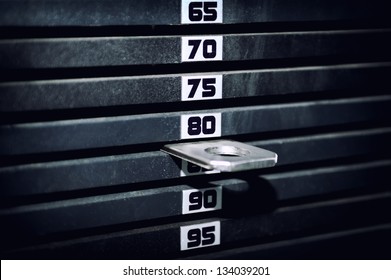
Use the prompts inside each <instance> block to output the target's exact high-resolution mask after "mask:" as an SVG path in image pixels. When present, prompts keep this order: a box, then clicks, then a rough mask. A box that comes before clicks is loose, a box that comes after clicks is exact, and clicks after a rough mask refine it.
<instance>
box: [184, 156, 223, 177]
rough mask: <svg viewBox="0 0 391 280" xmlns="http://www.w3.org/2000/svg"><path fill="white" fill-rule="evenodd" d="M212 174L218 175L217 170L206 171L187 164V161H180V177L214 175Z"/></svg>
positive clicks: (192, 164) (197, 166)
mask: <svg viewBox="0 0 391 280" xmlns="http://www.w3.org/2000/svg"><path fill="white" fill-rule="evenodd" d="M214 173H220V171H219V170H214V169H213V170H208V169H205V168H202V167H201V166H199V165H196V164H194V163H191V162H188V161H187V160H183V159H182V163H181V172H180V176H181V177H186V176H193V175H201V174H214Z"/></svg>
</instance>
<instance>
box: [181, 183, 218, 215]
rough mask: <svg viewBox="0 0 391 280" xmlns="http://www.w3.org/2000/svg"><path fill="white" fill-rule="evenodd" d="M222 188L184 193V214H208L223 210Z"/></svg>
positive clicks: (185, 191) (192, 190)
mask: <svg viewBox="0 0 391 280" xmlns="http://www.w3.org/2000/svg"><path fill="white" fill-rule="evenodd" d="M221 202H222V187H221V186H218V187H214V188H206V189H190V190H184V191H182V214H191V213H199V212H208V211H215V210H220V209H221V204H222V203H221Z"/></svg>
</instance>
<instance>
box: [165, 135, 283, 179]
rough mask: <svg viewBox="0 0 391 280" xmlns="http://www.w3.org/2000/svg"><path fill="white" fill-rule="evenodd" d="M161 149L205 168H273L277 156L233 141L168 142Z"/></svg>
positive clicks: (232, 170) (240, 169)
mask: <svg viewBox="0 0 391 280" xmlns="http://www.w3.org/2000/svg"><path fill="white" fill-rule="evenodd" d="M161 150H162V151H163V152H166V153H168V154H170V155H173V156H176V157H179V158H180V159H183V160H186V161H189V162H191V163H194V164H196V165H199V166H201V167H203V168H206V169H215V170H219V171H223V172H235V171H243V170H251V169H259V168H266V167H272V166H274V165H276V163H277V157H278V156H277V154H276V153H274V152H271V151H268V150H265V149H261V148H258V147H255V146H251V145H248V144H244V143H241V142H237V141H232V140H210V141H199V142H188V143H179V144H167V145H165V146H164V147H163V148H162V149H161Z"/></svg>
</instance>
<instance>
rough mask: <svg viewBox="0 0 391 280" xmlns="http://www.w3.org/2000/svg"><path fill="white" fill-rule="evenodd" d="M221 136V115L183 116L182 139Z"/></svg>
mask: <svg viewBox="0 0 391 280" xmlns="http://www.w3.org/2000/svg"><path fill="white" fill-rule="evenodd" d="M220 136H221V113H211V114H194V115H182V116H181V139H191V138H208V137H220Z"/></svg>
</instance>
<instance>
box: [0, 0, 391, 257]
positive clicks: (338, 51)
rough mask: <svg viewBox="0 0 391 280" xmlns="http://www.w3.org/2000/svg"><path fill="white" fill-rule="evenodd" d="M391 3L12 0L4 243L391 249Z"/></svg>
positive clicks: (246, 250) (117, 248)
mask: <svg viewBox="0 0 391 280" xmlns="http://www.w3.org/2000/svg"><path fill="white" fill-rule="evenodd" d="M386 4H387V3H386V1H381V0H371V1H368V0H355V1H351V0H345V1H337V0H327V1H326V0H317V1H314V0H299V1H289V0H281V1H271V0H264V1H262V0H260V1H256V0H249V1H234V0H224V1H223V0H219V1H191V0H188V1H185V0H184V1H179V0H178V1H174V0H164V1H163V0H154V1H152V0H149V1H148V0H137V1H125V0H118V1H106V0H91V1H74V0H63V1H52V0H40V1H38V0H37V1H23V0H21V1H15V0H13V1H6V0H1V1H0V26H1V27H0V31H1V39H0V67H1V76H0V81H1V82H0V114H1V121H0V160H1V165H0V200H1V208H0V219H1V238H0V252H1V257H2V258H92V259H96V258H98V259H100V258H103V259H119V258H125V259H132V258H136V259H140V258H147V259H148V258H155V259H156V258H158V259H163V258H256V259H258V258H277V259H278V258H283V259H286V258H311V257H315V258H330V257H331V258H383V257H385V258H389V257H390V253H389V252H390V249H391V245H390V242H389V238H388V236H389V234H390V233H391V216H390V215H389V213H390V211H391V191H390V179H389V176H387V175H388V174H389V173H390V172H391V153H390V148H389V146H390V143H391V126H390V124H391V121H390V120H391V110H390V108H391V96H390V95H389V92H390V89H391V84H390V83H389V80H390V77H391V76H390V74H391V71H390V70H391V54H390V50H391V40H390V38H391V23H390V21H389V20H387V18H389V14H388V13H387V9H386ZM210 139H232V140H237V141H240V142H244V143H247V144H251V145H254V146H257V147H261V148H264V149H268V150H271V151H273V152H275V153H277V154H278V156H279V158H278V163H277V165H276V166H275V167H272V168H266V169H258V170H252V171H245V172H235V173H219V172H216V171H214V170H203V169H201V168H199V167H197V166H195V165H192V164H189V163H187V162H185V161H181V160H180V159H176V158H174V157H172V156H169V155H167V154H165V153H163V152H161V151H160V149H161V148H162V147H163V146H164V145H165V144H168V143H176V142H177V143H182V142H191V141H194V140H201V141H202V140H210Z"/></svg>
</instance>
